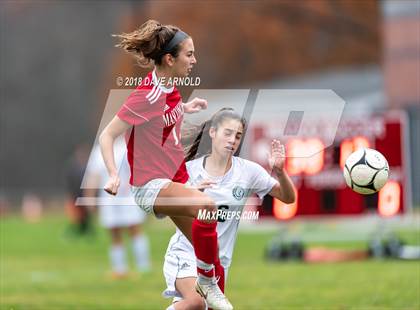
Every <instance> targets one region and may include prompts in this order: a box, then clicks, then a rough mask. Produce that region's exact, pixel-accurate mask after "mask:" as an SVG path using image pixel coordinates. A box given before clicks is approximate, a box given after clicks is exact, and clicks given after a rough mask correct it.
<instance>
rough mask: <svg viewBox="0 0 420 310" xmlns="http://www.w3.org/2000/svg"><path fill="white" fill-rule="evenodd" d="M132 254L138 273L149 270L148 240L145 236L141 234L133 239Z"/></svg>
mask: <svg viewBox="0 0 420 310" xmlns="http://www.w3.org/2000/svg"><path fill="white" fill-rule="evenodd" d="M133 252H134V258H135V260H136V264H137V268H138V269H139V270H140V271H147V270H149V269H150V257H149V256H150V254H149V252H150V250H149V239H148V238H147V236H146V235H144V234H141V235H137V236H136V237H134V238H133Z"/></svg>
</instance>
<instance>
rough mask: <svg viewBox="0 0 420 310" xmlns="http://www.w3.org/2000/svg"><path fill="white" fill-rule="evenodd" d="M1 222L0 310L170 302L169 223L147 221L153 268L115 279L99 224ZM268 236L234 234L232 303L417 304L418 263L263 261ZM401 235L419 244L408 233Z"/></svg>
mask: <svg viewBox="0 0 420 310" xmlns="http://www.w3.org/2000/svg"><path fill="white" fill-rule="evenodd" d="M0 226H1V227H0V229H1V230H0V238H1V244H0V262H1V266H0V277H1V278H0V279H1V282H0V308H1V309H165V308H166V307H167V305H168V304H169V300H165V299H163V298H162V297H161V292H162V291H163V290H164V288H165V285H164V283H165V282H164V279H163V275H162V261H163V256H164V252H165V250H166V246H167V242H168V240H169V237H170V235H171V234H172V232H173V228H172V226H171V225H165V224H164V223H158V224H156V222H155V221H152V222H149V224H148V225H147V228H146V229H147V232H148V234H149V236H150V239H151V246H152V258H153V267H154V268H153V271H152V272H151V273H149V274H145V275H139V274H138V273H133V274H132V275H131V277H130V278H129V279H127V280H118V281H116V280H112V279H111V278H110V277H109V276H108V275H107V270H108V259H107V251H108V238H107V235H106V234H105V232H104V231H103V230H102V229H100V228H98V229H97V230H96V231H97V233H96V236H95V237H94V238H81V239H69V238H66V237H64V235H63V232H64V229H65V227H66V226H67V224H66V220H65V219H64V218H63V217H60V216H49V217H46V218H44V219H43V220H42V221H41V222H39V223H35V224H28V223H24V222H23V221H22V220H20V219H19V218H17V217H9V218H6V219H2V220H1V221H0ZM272 235H273V234H272V233H267V232H259V233H241V234H240V235H239V239H238V242H237V247H236V250H235V255H234V261H233V265H232V267H231V269H230V271H229V281H228V285H227V295H228V296H229V298H230V299H231V301H232V303H233V305H234V306H235V309H419V308H420V263H419V262H418V261H417V262H405V261H396V260H385V261H374V260H372V261H366V262H351V263H337V264H316V265H313V264H312V265H307V264H303V263H273V262H271V263H269V262H267V261H265V260H264V259H263V251H264V247H265V246H266V244H267V242H268V240H270V238H271V237H272ZM405 236H407V238H408V239H411V241H413V240H414V241H415V242H418V236H417V235H416V234H415V233H413V232H406V233H405ZM333 246H335V247H355V248H356V247H360V248H363V247H364V244H363V243H360V244H358V243H354V242H353V243H351V244H333Z"/></svg>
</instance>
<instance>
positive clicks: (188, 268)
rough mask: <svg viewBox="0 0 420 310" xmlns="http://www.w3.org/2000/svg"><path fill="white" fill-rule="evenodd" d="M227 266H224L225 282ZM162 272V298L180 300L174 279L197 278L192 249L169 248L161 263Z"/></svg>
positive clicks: (180, 296)
mask: <svg viewBox="0 0 420 310" xmlns="http://www.w3.org/2000/svg"><path fill="white" fill-rule="evenodd" d="M227 273H228V268H225V283H226V280H227V275H228V274H227ZM163 274H164V276H165V281H166V289H165V290H164V291H163V292H162V296H163V297H164V298H173V302H177V301H179V300H182V295H181V293H180V292H178V291H177V290H176V288H175V281H176V279H182V278H189V277H194V278H197V263H196V258H195V254H194V250H192V251H190V250H188V249H185V250H180V249H176V250H169V251H167V253H166V255H165V262H164V263H163Z"/></svg>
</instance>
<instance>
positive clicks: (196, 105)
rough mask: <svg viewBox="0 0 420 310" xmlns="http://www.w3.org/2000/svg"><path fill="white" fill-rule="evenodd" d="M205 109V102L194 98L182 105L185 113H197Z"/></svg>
mask: <svg viewBox="0 0 420 310" xmlns="http://www.w3.org/2000/svg"><path fill="white" fill-rule="evenodd" d="M205 109H207V100H205V99H201V98H197V97H195V98H194V99H193V100H191V101H190V102H187V103H185V104H184V112H185V113H189V114H191V113H197V112H200V111H201V110H205Z"/></svg>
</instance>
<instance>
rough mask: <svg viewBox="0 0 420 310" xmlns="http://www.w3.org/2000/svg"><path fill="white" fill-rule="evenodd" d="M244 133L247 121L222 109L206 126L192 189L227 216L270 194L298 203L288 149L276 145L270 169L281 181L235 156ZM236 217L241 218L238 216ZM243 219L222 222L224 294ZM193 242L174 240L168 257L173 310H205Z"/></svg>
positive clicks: (191, 167) (194, 152)
mask: <svg viewBox="0 0 420 310" xmlns="http://www.w3.org/2000/svg"><path fill="white" fill-rule="evenodd" d="M244 129H245V120H244V119H243V118H241V117H240V116H239V115H238V114H236V113H235V112H234V111H233V110H232V109H222V110H220V111H219V112H217V113H216V114H215V115H214V116H213V117H212V118H211V120H209V121H207V122H205V123H204V124H203V125H202V126H201V132H200V133H199V134H198V135H197V138H196V139H195V141H194V143H193V144H192V145H191V146H190V147H189V149H188V155H187V160H191V159H193V158H196V159H194V160H191V161H188V162H187V170H188V174H189V176H190V179H189V183H190V185H191V186H195V187H197V188H199V189H202V190H203V191H204V193H206V194H207V195H209V196H210V197H211V198H212V199H213V200H214V201H215V202H216V205H218V206H219V209H224V210H225V211H242V210H243V208H244V205H245V203H246V200H247V198H248V197H249V196H251V195H252V194H257V195H258V196H259V197H260V198H262V197H264V196H265V195H267V194H269V195H271V196H273V197H275V198H277V199H280V200H281V201H283V202H285V203H293V202H294V201H295V189H294V186H293V183H292V181H291V180H290V178H289V177H288V175H287V173H286V171H285V169H284V160H285V154H284V146H283V145H282V144H281V143H280V142H279V141H278V140H273V141H272V145H271V154H270V156H269V158H268V160H269V166H270V168H271V169H272V170H273V171H274V173H275V176H276V179H275V178H273V177H271V176H270V174H269V173H268V172H267V171H266V170H265V169H264V168H263V167H261V166H260V165H258V164H257V163H254V162H251V161H249V160H246V159H242V158H240V157H237V156H234V154H235V153H236V152H237V151H238V148H239V145H240V142H241V139H242V136H243V133H244ZM236 214H237V213H236ZM239 221H240V218H238V217H236V216H235V217H234V218H233V219H222V218H219V220H218V224H217V232H218V240H219V257H220V262H221V266H222V268H223V269H224V270H223V271H224V273H223V272H222V273H219V274H222V276H221V277H220V279H219V280H218V281H219V286H220V288H221V289H222V291H223V290H224V284H225V280H226V276H227V271H228V269H229V266H230V264H231V262H232V254H233V249H234V245H235V241H236V235H237V230H238V225H239ZM189 240H191V236H187V235H184V234H183V233H182V232H181V231H180V230H179V229H177V231H176V233H175V234H174V235H173V236H172V238H171V240H170V242H169V245H168V249H167V252H166V256H165V263H164V268H163V269H164V275H165V279H166V283H167V289H166V290H165V291H164V292H163V295H164V297H167V298H169V297H174V303H173V304H172V305H171V306H169V308H168V309H177V310H178V309H205V308H206V304H205V302H204V299H203V298H202V297H201V296H200V295H199V294H198V293H197V292H195V287H194V283H195V278H196V277H197V273H196V266H195V264H196V263H195V262H196V259H195V256H194V249H193V247H192V245H191V242H190V241H189Z"/></svg>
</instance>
